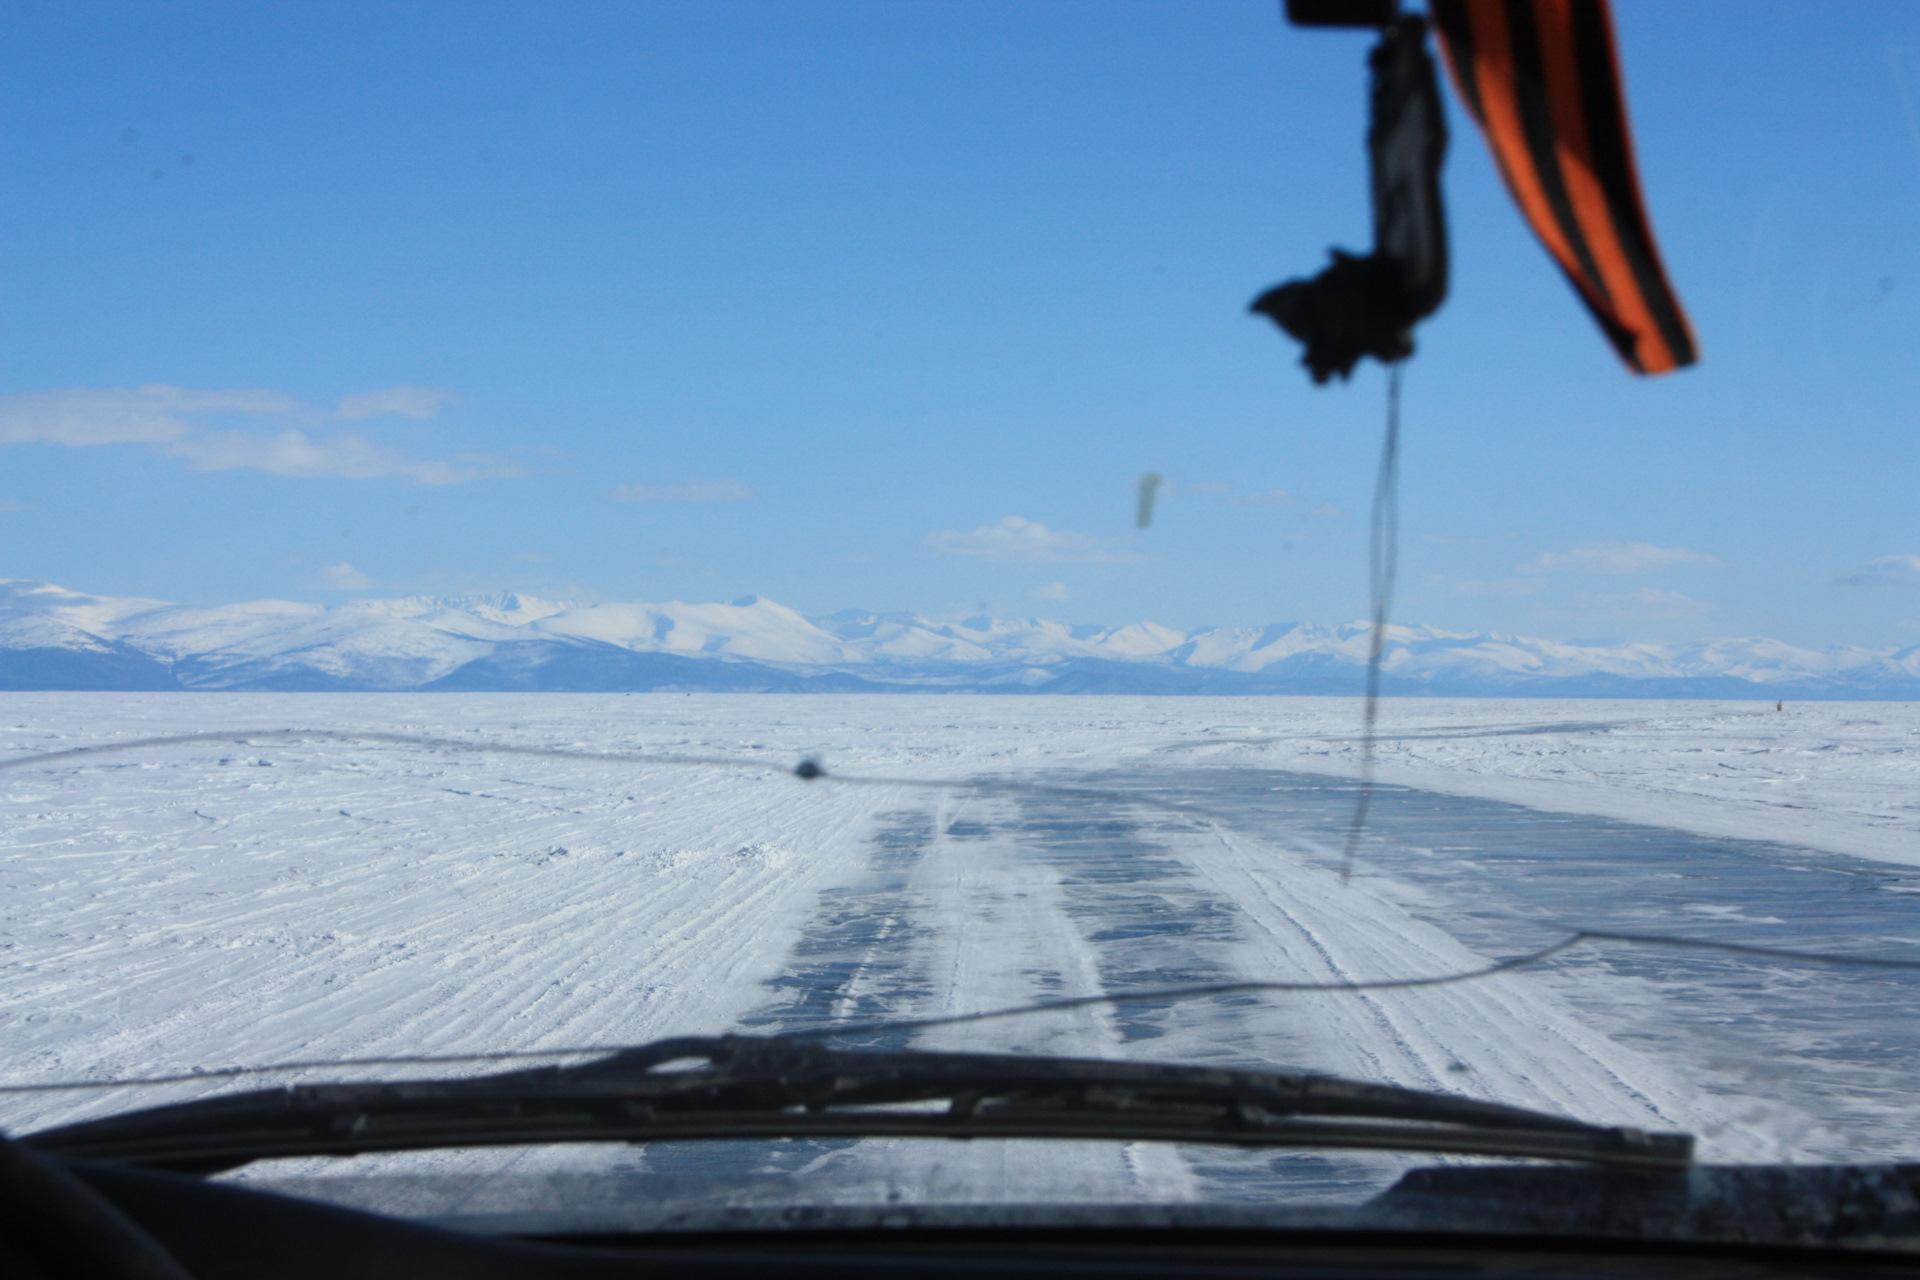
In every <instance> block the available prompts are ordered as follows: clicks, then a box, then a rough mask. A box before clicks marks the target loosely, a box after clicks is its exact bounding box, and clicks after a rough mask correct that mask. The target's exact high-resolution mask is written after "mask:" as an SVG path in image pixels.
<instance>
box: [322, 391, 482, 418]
mask: <svg viewBox="0 0 1920 1280" xmlns="http://www.w3.org/2000/svg"><path fill="white" fill-rule="evenodd" d="M451 399H453V393H452V392H451V391H444V390H442V389H441V388H439V387H386V388H383V389H382V390H379V391H364V392H362V393H360V394H359V395H357V396H342V397H340V408H339V409H338V410H336V412H337V413H338V415H339V416H340V417H342V418H345V419H346V420H347V421H348V422H359V421H360V420H361V419H362V418H377V417H379V416H380V415H381V414H385V413H397V414H399V415H400V416H401V417H403V418H431V417H432V416H433V415H434V414H436V413H439V412H440V406H441V405H443V404H445V403H446V402H447V401H449V400H451Z"/></svg>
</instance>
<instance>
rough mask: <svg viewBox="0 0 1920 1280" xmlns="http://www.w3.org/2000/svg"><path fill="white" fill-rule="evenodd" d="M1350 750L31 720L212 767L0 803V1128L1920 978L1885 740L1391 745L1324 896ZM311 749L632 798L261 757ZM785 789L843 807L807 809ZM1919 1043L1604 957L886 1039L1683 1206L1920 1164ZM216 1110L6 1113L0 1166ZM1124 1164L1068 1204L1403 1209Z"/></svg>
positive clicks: (1600, 978) (1908, 725)
mask: <svg viewBox="0 0 1920 1280" xmlns="http://www.w3.org/2000/svg"><path fill="white" fill-rule="evenodd" d="M1357 720H1358V716H1357V709H1356V707H1355V705H1354V704H1353V703H1351V702H1347V701H1344V700H1338V699H1192V698H1179V699H1172V698H1169V699H1152V698H1093V697H1084V698H1058V699H1049V698H999V699H988V698H976V697H905V696H855V697H844V698H843V697H821V696H815V697H771V696H758V695H677V694H650V695H554V694H543V695H478V696H460V697H454V696H450V695H271V694H243V695H214V694H184V695H174V694H156V695H127V694H15V695H9V698H8V701H7V705H6V711H5V717H4V723H0V752H4V755H0V759H17V758H19V757H22V756H24V755H27V754H30V753H37V752H44V751H52V750H60V749H63V748H69V747H75V746H84V745H95V744H102V743H109V742H113V741H116V740H126V739H131V738H137V737H143V736H148V735H155V734H164V733H182V732H194V731H204V730H223V731H232V732H231V736H230V738H229V739H228V740H225V741H223V742H220V743H215V744H198V745H192V746H175V747H165V748H155V749H147V750H143V751H139V752H130V753H125V754H110V755H99V756H88V757H78V758H73V759H69V760H63V761H55V762H49V763H44V764H33V765H29V766H27V767H16V768H9V769H7V770H5V771H0V954H4V957H5V964H4V967H3V968H0V1036H3V1038H4V1039H3V1043H4V1045H5V1054H4V1067H3V1068H0V1076H3V1077H4V1080H3V1081H0V1082H5V1083H25V1082H31V1081H46V1080H55V1079H66V1078H74V1077H95V1076H103V1075H134V1074H140V1073H146V1072H156V1071H174V1070H193V1069H196V1068H197V1069H209V1068H216V1067H222V1066H227V1065H233V1064H261V1063H273V1062H282V1061H293V1060H300V1059H315V1058H344V1057H362V1056H372V1055H390V1054H394V1055H397V1054H423V1053H438V1054H447V1053H462V1052H479V1051H490V1050H500V1049H539V1048H550V1047H558V1046H569V1045H613V1044H620V1043H633V1042H636V1041H642V1040H648V1039H653V1038H656V1037H660V1036H666V1035H678V1034H711V1033H718V1032H723V1031H727V1030H776V1029H789V1028H796V1027H801V1026H817V1025H822V1024H825V1023H828V1022H833V1021H850V1020H857V1021H868V1020H875V1019H884V1018H888V1017H918V1016H927V1015H938V1014H944V1013H962V1012H968V1011H972V1010H977V1009H983V1008H991V1007H997V1006H1001V1005H1008V1004H1015V1003H1019V1002H1022V1001H1027V1000H1034V999H1043V998H1050V997H1059V996H1071V995H1083V994H1093V993H1098V992H1104V991H1124V990H1126V989H1129V988H1140V987H1146V986H1160V985H1166V984H1169V983H1179V982H1210V981H1220V980H1227V979H1233V978H1261V979H1272V980H1278V981H1324V980H1358V979H1374V978H1398V977H1408V976H1418V975H1425V974H1433V973H1443V972H1449V971H1454V970H1463V969H1472V968H1477V967H1480V966H1482V965H1484V964H1485V963H1487V961H1488V960H1490V959H1494V958H1499V957H1503V956H1508V955H1514V954H1518V953H1522V952H1525V951H1529V950H1532V949H1534V948H1537V947H1539V946H1541V945H1544V944H1545V943H1547V942H1550V941H1552V940H1553V939H1554V938H1555V937H1557V936H1560V935H1561V934H1563V933H1565V932H1567V931H1570V930H1572V929H1577V928H1598V929H1613V930H1623V931H1631V932H1636V933H1671V934H1678V935H1682V936H1686V937H1694V938H1716V939H1727V940H1732V941H1739V942H1755V943H1761V944H1765V945H1770V946H1789V947H1799V948H1806V949H1824V950H1833V951H1846V952H1851V953H1855V954H1862V955H1878V956H1897V957H1920V925H1916V924H1915V922H1914V907H1915V902H1916V899H1915V897H1914V895H1915V894H1920V866H1917V865H1916V864H1920V834H1916V833H1917V832H1920V827H1916V822H1917V821H1920V809H1917V808H1916V807H1915V806H1916V805H1920V799H1916V793H1917V792H1920V787H1916V786H1915V782H1916V779H1917V778H1920V771H1917V769H1916V760H1917V756H1920V709H1916V708H1915V707H1913V706H1912V705H1909V704H1872V705H1869V704H1858V703H1853V704H1826V705H1822V706H1809V707H1806V708H1793V709H1790V710H1789V711H1787V712H1782V713H1775V712H1774V710H1773V707H1772V704H1765V706H1764V708H1761V707H1758V706H1754V705H1749V704H1738V705H1736V704H1648V703H1597V702H1579V703H1570V702H1567V703H1557V702H1537V701H1528V702H1520V701H1510V702H1481V703H1474V702H1449V703H1435V702H1401V703H1395V704H1392V705H1390V706H1389V708H1388V711H1387V715H1386V718H1385V721H1384V727H1383V733H1384V734H1385V742H1384V744H1383V757H1382V759H1383V776H1384V777H1386V778H1388V779H1389V780H1390V785H1387V786H1384V787H1383V788H1382V789H1381V791H1380V792H1379V794H1378V796H1377V798H1376V800H1375V803H1374V807H1373V819H1372V822H1371V824H1370V827H1369V830H1368V834H1367V837H1366V840H1365V843H1364V845H1363V848H1362V855H1361V859H1360V861H1359V864H1358V868H1357V873H1356V874H1355V875H1354V876H1353V877H1352V879H1351V880H1350V881H1346V882H1343V881H1342V879H1341V877H1340V875H1339V870H1338V861H1339V848H1340V840H1341V836H1342V833H1343V829H1344V825H1345V823H1346V820H1347V817H1348V814H1349V812H1350V807H1351V804H1352V799H1353V785H1354V784H1353V781H1352V778H1351V773H1352V767H1353V763H1354V754H1355V744H1354V740H1353V729H1354V726H1355V724H1356V723H1357ZM303 728H304V729H328V730H336V731H371V732H383V733H410V734H424V735H431V736H435V737H439V738H444V739H449V740H458V741H463V742H469V743H476V744H477V743H482V742H492V743H508V744H512V745H515V746H521V747H550V748H561V749H567V750H576V751H593V752H622V753H631V754H632V755H633V756H635V757H638V758H636V759H631V760H625V761H617V762H615V761H582V760H578V759H553V758H545V757H539V756H527V755H500V754H487V753H483V752H478V751H467V750H453V749H447V748H425V747H405V746H395V745H391V744H383V743H377V742H367V743H352V742H346V743H343V742H337V741H319V740H308V741H297V740H296V741H281V740H250V739H249V738H248V732H249V731H252V732H254V733H256V734H257V733H260V732H263V731H267V730H288V729H303ZM688 756H713V757H724V758H727V759H732V760H738V761H743V762H745V764H743V765H742V766H741V767H737V768H728V769H721V768H709V767H695V766H691V765H686V764H681V763H675V762H674V761H675V758H677V757H688ZM808 757H817V758H820V759H822V760H823V761H825V763H826V765H827V767H828V768H829V770H830V773H831V775H832V776H830V777H829V778H827V779H825V780H823V781H820V782H813V783H808V782H803V781H801V780H799V779H796V778H795V777H793V776H792V774H791V772H790V770H791V767H792V765H793V764H794V763H795V762H797V761H799V760H801V759H803V758H808ZM761 760H764V761H765V765H764V767H758V766H756V765H755V763H754V762H756V761H761ZM1722 766H1725V767H1722ZM841 776H844V777H846V778H849V779H852V778H866V779H875V778H877V779H883V781H878V782H862V783H854V782H843V781H838V780H836V779H837V778H838V777H841ZM1035 782H1039V783H1045V784H1047V786H1049V787H1051V788H1054V789H1052V790H1042V789H1033V788H1031V787H1028V788H1024V789H1023V788H1022V787H1020V786H1017V785H1016V786H1008V785H1005V784H1009V783H1011V784H1022V783H1035ZM928 783H940V784H944V785H940V786H929V785H923V784H928ZM1502 787H1506V788H1508V790H1507V791H1506V792H1502V790H1501V788H1502ZM1516 800H1518V801H1522V802H1524V803H1514V802H1513V801H1516ZM1769 806H1771V807H1772V808H1774V809H1777V810H1778V811H1779V813H1780V815H1781V817H1782V821H1781V822H1780V823H1778V824H1772V825H1770V824H1769V822H1768V815H1769ZM1636 817H1637V819H1638V820H1635V819H1636ZM1775 830H1777V832H1778V834H1776V835H1774V836H1773V838H1770V839H1769V838H1765V837H1766V835H1767V833H1768V832H1769V831H1775ZM1916 1014H1920V975H1908V974H1900V973H1889V972H1886V971H1874V972H1862V971H1846V970H1835V969H1804V968H1792V967H1786V966H1781V965H1773V964H1761V963H1754V962H1752V961H1748V960H1742V959H1738V958H1734V957H1729V956H1724V955H1702V954H1695V953H1678V952H1660V951H1646V950H1633V949H1622V948H1618V947H1613V948H1608V947H1589V948H1583V949H1580V950H1578V951H1575V952H1570V953H1567V954H1565V955H1563V956H1561V957H1559V958H1557V959H1556V960H1555V961H1553V962H1552V963H1551V964H1548V965H1545V966H1542V967H1540V968H1537V969H1531V970H1526V971H1521V972H1515V973H1509V974H1502V975H1500V976H1497V977H1493V978H1488V979H1485V980H1482V981H1477V982H1472V983H1465V984H1461V985H1456V986H1448V987H1439V988H1428V989H1419V990H1404V991H1379V992H1370V993H1361V994H1355V993H1347V994H1337V995H1336V994H1312V995H1297V994H1296V995H1249V996H1237V997H1229V998H1215V999H1208V1000H1202V1001H1195V1002H1190V1003H1179V1004H1171V1005H1169V1004H1161V1003H1151V1002H1144V1001H1133V1002H1122V1003H1119V1004H1117V1005H1114V1006H1111V1007H1100V1008H1090V1009H1082V1010H1077V1011H1074V1012H1071V1013H1063V1014H1050V1015H1045V1016H1037V1017H1027V1018H1019V1019H1012V1020H1007V1021H1001V1022H990V1023H983V1024H974V1025H968V1026H961V1027H952V1028H942V1029H935V1030H930V1031H925V1032H920V1033H916V1034H914V1035H912V1036H911V1037H907V1036H895V1037H892V1040H893V1042H895V1043H899V1042H903V1041H910V1042H912V1043H917V1044H922V1045H926V1046H930V1047H963V1046H964V1047H973V1048H988V1049H1012V1050H1031V1051H1040V1052H1065V1053H1075V1054H1087V1055H1094V1056H1129V1057H1143V1058H1156V1059H1165V1060H1182V1061H1196V1062H1217V1063H1220V1064H1223V1065H1225V1064H1234V1065H1249V1066H1262V1065H1266V1066H1282V1067H1294V1068H1309V1069H1318V1070H1324V1071H1331V1072H1337V1073H1340V1074H1344V1075H1351V1076H1359V1077H1362V1078H1365V1079H1369V1080H1379V1081H1387V1082H1392V1083H1398V1084H1406V1085H1412V1086H1417V1087H1425V1088H1440V1089H1447V1090H1452V1091H1457V1092H1462V1093H1467V1094H1472V1095H1476V1096H1480V1097H1485V1098H1491V1099H1498V1100H1500V1101H1504V1102H1510V1103H1516V1104H1520V1105H1526V1106H1534V1107H1541V1108H1545V1109H1548V1110H1553V1111H1559V1112H1565V1113H1569V1114H1572V1115H1576V1116H1579V1117H1582V1118H1585V1119H1589V1120H1595V1121H1607V1122H1611V1123H1625V1124H1634V1125H1640V1126H1643V1127H1649V1128H1663V1129H1664V1128H1682V1129H1686V1130H1689V1131H1691V1132H1693V1133H1695V1134H1697V1135H1699V1136H1700V1138H1701V1154H1702V1157H1703V1158H1705V1159H1708V1160H1717V1161H1747V1160H1777V1159H1828V1158H1848V1159H1860V1158H1863V1157H1872V1156H1886V1157H1896V1156H1897V1157H1903V1158H1907V1159H1911V1158H1913V1157H1914V1155H1915V1153H1916V1152H1920V1078H1916V1077H1915V1076H1914V1074H1913V1072H1912V1067H1911V1064H1912V1061H1913V1059H1914V1050H1915V1048H1916V1039H1920V1033H1917V1032H1916V1031H1915V1030H1914V1028H1915V1027H1917V1026H1920V1018H1916V1016H1915V1015H1916ZM308 1078H311V1077H308ZM204 1091H205V1088H204V1087H197V1086H187V1087H175V1088H171V1089H168V1090H146V1091H136V1090H117V1091H112V1092H109V1093H106V1094H87V1095H67V1094H24V1095H23V1094H14V1095H0V1125H4V1126H5V1127H6V1128H8V1129H9V1130H16V1131H17V1130H20V1129H28V1128H33V1127H37V1126H39V1125H44V1124H51V1123H56V1122H59V1121H63V1120H67V1119H72V1118H78V1117H80V1116H83V1115H88V1114H97V1113H99V1112H102V1111H108V1110H117V1109H124V1108H126V1107H128V1106H132V1105H138V1104H140V1103H143V1102H155V1101H161V1100H167V1099H171V1098H176V1097H181V1096H192V1095H193V1094H194V1093H196V1092H204ZM992 1145H993V1144H979V1147H980V1149H979V1150H976V1151H973V1152H970V1153H968V1154H967V1155H966V1156H965V1157H964V1158H961V1157H954V1158H953V1160H952V1161H949V1163H948V1164H946V1165H943V1166H941V1167H942V1168H945V1169H947V1170H948V1172H949V1173H950V1174H951V1176H953V1177H956V1178H957V1177H961V1176H962V1175H963V1174H964V1175H965V1176H966V1177H968V1178H972V1179H974V1180H975V1181H976V1182H977V1181H978V1179H979V1177H980V1176H981V1166H982V1162H991V1161H993V1160H996V1159H998V1160H1001V1161H1002V1163H1003V1165H1004V1166H1005V1167H1002V1168H1000V1170H999V1172H998V1174H997V1175H996V1176H998V1177H1000V1178H1001V1179H1002V1180H1003V1181H1004V1182H1005V1183H1006V1185H1007V1186H1008V1187H1009V1188H1010V1190H1009V1191H1008V1194H1016V1193H1017V1192H1018V1190H1019V1188H1018V1185H1017V1184H1018V1183H1019V1178H1020V1172H1019V1170H1018V1169H1017V1168H1015V1167H1013V1164H1012V1163H1010V1162H1006V1161H1005V1160H1004V1157H1003V1156H995V1155H994V1154H993V1153H992V1151H991V1150H989V1149H988V1148H990V1147H992ZM514 1158H516V1159H520V1158H533V1157H531V1156H528V1157H522V1156H515V1157H514ZM717 1158H718V1157H716V1156H714V1155H713V1154H712V1153H704V1154H703V1153H699V1152H693V1151H691V1150H689V1151H683V1152H681V1153H678V1154H672V1153H668V1152H665V1151H664V1150H663V1151H661V1152H658V1153H656V1152H653V1151H649V1152H648V1153H647V1154H646V1156H645V1158H644V1161H643V1162H642V1163H641V1164H630V1171H631V1172H632V1173H633V1176H635V1177H644V1176H658V1177H670V1176H675V1171H676V1169H677V1168H678V1169H680V1171H681V1172H685V1169H684V1168H682V1167H681V1166H685V1165H686V1164H687V1162H689V1161H691V1162H694V1163H696V1164H697V1163H699V1162H700V1161H703V1160H704V1161H706V1162H708V1164H709V1165H710V1164H711V1163H712V1162H713V1161H714V1160H715V1159H717ZM815 1158H816V1163H817V1158H818V1156H817V1153H816V1157H815ZM1102 1158H1103V1159H1107V1160H1108V1165H1110V1166H1111V1167H1107V1166H1099V1161H1098V1160H1095V1161H1093V1163H1092V1164H1090V1165H1089V1166H1088V1172H1087V1182H1086V1188H1087V1189H1086V1194H1088V1195H1096V1194H1101V1193H1102V1187H1106V1186H1108V1185H1109V1184H1110V1183H1111V1182H1112V1180H1113V1179H1133V1180H1135V1181H1142V1180H1144V1181H1145V1182H1147V1183H1151V1184H1152V1185H1153V1186H1154V1187H1156V1188H1158V1191H1157V1194H1162V1195H1172V1196H1186V1195H1201V1194H1204V1195H1207V1196H1209V1197H1213V1198H1218V1197H1219V1196H1221V1195H1235V1194H1247V1195H1257V1194H1266V1193H1268V1192H1269V1191H1270V1190H1271V1189H1272V1187H1273V1186H1274V1184H1275V1183H1276V1182H1278V1183H1285V1184H1287V1185H1290V1186H1294V1187H1301V1186H1318V1185H1325V1186H1327V1187H1338V1186H1341V1185H1346V1184H1350V1183H1357V1182H1364V1181H1372V1180H1377V1178H1378V1177H1379V1176H1380V1172H1381V1168H1382V1162H1381V1160H1380V1159H1379V1158H1376V1157H1366V1158H1354V1159H1347V1158H1344V1157H1343V1158H1340V1159H1329V1158H1322V1157H1319V1156H1316V1155H1313V1154H1312V1153H1288V1154H1283V1155H1281V1156H1275V1155H1273V1154H1272V1153H1238V1152H1228V1153H1221V1152H1216V1151H1208V1150H1200V1149H1191V1148H1182V1149H1178V1150H1161V1151H1146V1152H1142V1151H1138V1150H1129V1151H1127V1152H1123V1153H1119V1154H1117V1155H1113V1156H1111V1157H1110V1158H1109V1157H1102ZM628 1159H629V1160H630V1161H633V1160H638V1159H639V1157H628ZM676 1162H679V1163H678V1164H676ZM642 1164H644V1166H645V1167H644V1168H643V1167H642ZM1096 1166H1099V1167H1096ZM955 1170H959V1172H955ZM1102 1179H1106V1180H1107V1181H1106V1182H1102ZM936 1181H937V1180H936ZM1049 1190H1052V1191H1055V1192H1057V1191H1058V1190H1059V1188H1058V1186H1057V1185H1051V1186H1050V1187H1049ZM933 1191H937V1187H934V1188H933ZM930 1194H932V1192H930Z"/></svg>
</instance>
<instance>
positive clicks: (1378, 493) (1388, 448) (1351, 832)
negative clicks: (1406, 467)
mask: <svg viewBox="0 0 1920 1280" xmlns="http://www.w3.org/2000/svg"><path fill="white" fill-rule="evenodd" d="M1404 367H1405V362H1404V361H1399V360H1396V361H1394V362H1393V363H1392V364H1390V365H1388V366H1387V433H1386V438H1385V439H1384V440H1383V441H1381V444H1380V471H1379V474H1378V475H1376V476H1375V477H1374V481H1373V522H1372V527H1371V528H1370V529H1369V531H1368V536H1367V590H1368V595H1369V596H1370V597H1371V600H1370V603H1371V606H1372V612H1373V634H1372V637H1371V638H1370V639H1369V641H1368V643H1367V701H1366V709H1365V710H1364V711H1362V712H1361V715H1360V791H1359V794H1358V795H1356V796H1355V797H1354V801H1353V821H1352V822H1351V823H1350V824H1348V826H1347V844H1346V849H1345V851H1344V852H1343V853H1342V854H1341V855H1340V882H1341V883H1342V884H1345V883H1346V882H1347V880H1348V878H1349V877H1350V876H1351V875H1352V874H1353V859H1354V855H1355V854H1356V853H1357V852H1359V849H1360V836H1361V834H1362V833H1363V832H1364V831H1365V830H1366V828H1367V807H1368V806H1369V805H1370V804H1371V803H1372V802H1373V743H1374V732H1373V730H1374V723H1375V721H1376V720H1377V719H1378V717H1379V712H1380V662H1381V657H1382V655H1383V654H1384V653H1385V652H1386V647H1387V615H1388V613H1389V612H1390V611H1391V610H1392V608H1393V582H1394V578H1395V577H1396V576H1398V574H1399V571H1400V371H1401V369H1402V368H1404Z"/></svg>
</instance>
